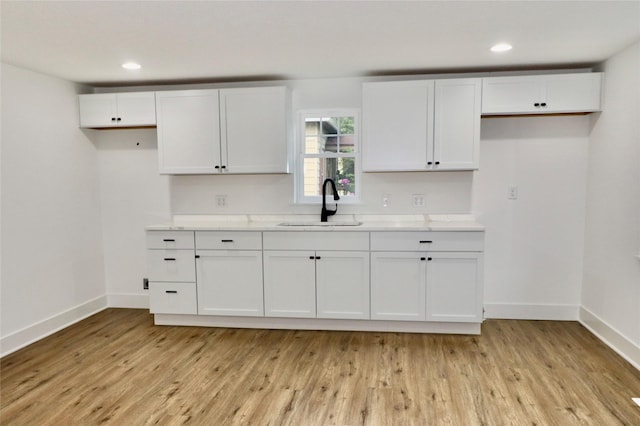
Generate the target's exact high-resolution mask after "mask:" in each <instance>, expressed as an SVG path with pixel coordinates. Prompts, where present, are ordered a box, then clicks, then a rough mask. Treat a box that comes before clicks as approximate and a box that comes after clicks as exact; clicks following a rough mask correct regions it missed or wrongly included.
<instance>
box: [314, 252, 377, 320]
mask: <svg viewBox="0 0 640 426" xmlns="http://www.w3.org/2000/svg"><path fill="white" fill-rule="evenodd" d="M316 257H317V259H316V297H317V305H318V318H341V319H369V253H368V252H346V251H318V252H316Z"/></svg>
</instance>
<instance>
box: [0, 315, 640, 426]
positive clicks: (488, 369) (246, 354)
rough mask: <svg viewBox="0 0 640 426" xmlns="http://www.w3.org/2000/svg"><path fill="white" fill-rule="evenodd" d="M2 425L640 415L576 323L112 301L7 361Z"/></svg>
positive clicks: (625, 367) (600, 347)
mask: <svg viewBox="0 0 640 426" xmlns="http://www.w3.org/2000/svg"><path fill="white" fill-rule="evenodd" d="M0 368H1V371H0V373H1V383H0V386H1V394H0V396H1V410H0V424H2V425H29V426H32V425H94V424H111V425H145V424H163V425H174V424H176V425H178V424H193V425H236V424H237V425H245V424H246V425H250V424H251V425H305V426H306V425H341V426H343V425H465V426H466V425H563V426H564V425H640V407H638V406H637V405H635V404H634V403H633V402H632V400H631V398H632V397H640V372H639V371H638V370H636V369H634V368H633V367H632V366H631V365H630V364H628V363H627V362H626V361H624V360H623V359H622V358H620V357H619V356H618V355H616V354H615V353H614V352H613V351H611V350H610V349H609V348H607V347H606V346H605V345H604V344H602V343H601V342H600V341H599V340H598V339H596V338H595V337H594V336H592V335H591V334H590V333H589V332H588V331H587V330H585V329H584V328H583V327H582V326H581V325H579V324H578V323H575V322H552V321H505V320H489V321H485V323H484V324H483V326H482V335H481V336H452V335H428V334H424V335H423V334H407V333H366V332H335V331H332V332H324V331H287V330H242V329H223V328H197V327H167V326H154V325H153V321H152V317H151V316H150V315H149V313H148V311H145V310H133V309H108V310H105V311H103V312H101V313H99V314H96V315H94V316H92V317H90V318H88V319H86V320H84V321H82V322H80V323H78V324H76V325H74V326H71V327H69V328H67V329H65V330H62V331H60V332H58V333H56V334H55V335H53V336H51V337H49V338H46V339H44V340H41V341H39V342H37V343H35V344H33V345H31V346H29V347H27V348H25V349H22V350H20V351H18V352H15V353H13V354H11V355H8V356H6V357H5V358H3V359H2V360H1V362H0Z"/></svg>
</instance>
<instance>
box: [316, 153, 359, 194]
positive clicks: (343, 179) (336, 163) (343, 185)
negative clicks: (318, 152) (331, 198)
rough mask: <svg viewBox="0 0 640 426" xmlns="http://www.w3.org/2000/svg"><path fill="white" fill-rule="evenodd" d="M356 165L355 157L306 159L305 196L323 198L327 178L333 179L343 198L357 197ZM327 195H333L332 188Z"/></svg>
mask: <svg viewBox="0 0 640 426" xmlns="http://www.w3.org/2000/svg"><path fill="white" fill-rule="evenodd" d="M354 165H355V159H354V158H353V157H345V158H305V159H304V182H303V186H304V196H305V197H314V196H321V195H322V184H323V182H324V180H325V179H326V178H331V179H333V181H334V182H335V183H336V189H337V190H338V194H339V195H340V196H341V197H349V196H355V173H354V169H355V167H354ZM327 194H331V189H330V188H327Z"/></svg>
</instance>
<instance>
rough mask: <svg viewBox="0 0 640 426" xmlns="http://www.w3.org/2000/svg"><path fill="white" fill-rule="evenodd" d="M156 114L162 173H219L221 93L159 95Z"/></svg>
mask: <svg viewBox="0 0 640 426" xmlns="http://www.w3.org/2000/svg"><path fill="white" fill-rule="evenodd" d="M156 112H157V115H158V159H159V171H160V173H165V174H199V173H217V171H218V170H219V167H220V165H221V162H220V122H219V106H218V91H217V90H184V91H168V92H156ZM216 166H218V168H217V169H216Z"/></svg>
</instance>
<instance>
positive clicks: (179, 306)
mask: <svg viewBox="0 0 640 426" xmlns="http://www.w3.org/2000/svg"><path fill="white" fill-rule="evenodd" d="M149 312H151V313H152V314H183V315H194V314H197V313H198V307H197V302H196V284H195V283H172V282H150V283H149Z"/></svg>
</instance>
